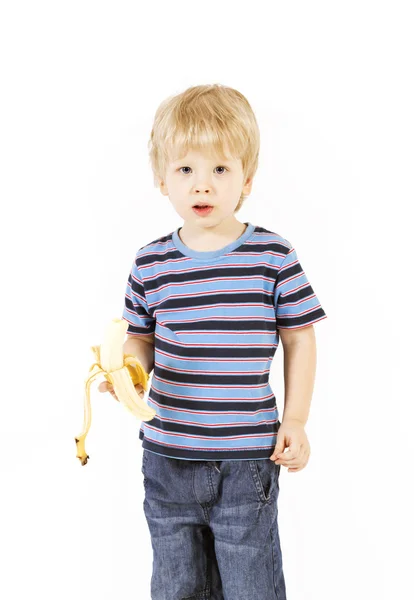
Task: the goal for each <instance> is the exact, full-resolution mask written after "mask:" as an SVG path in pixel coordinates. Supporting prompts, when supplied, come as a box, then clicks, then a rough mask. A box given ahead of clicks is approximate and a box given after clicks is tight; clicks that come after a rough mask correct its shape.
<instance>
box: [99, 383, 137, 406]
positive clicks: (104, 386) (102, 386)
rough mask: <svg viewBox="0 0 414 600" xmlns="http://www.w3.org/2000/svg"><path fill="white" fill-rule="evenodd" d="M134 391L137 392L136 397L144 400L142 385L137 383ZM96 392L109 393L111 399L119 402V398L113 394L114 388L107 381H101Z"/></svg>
mask: <svg viewBox="0 0 414 600" xmlns="http://www.w3.org/2000/svg"><path fill="white" fill-rule="evenodd" d="M135 389H136V391H137V394H138V396H139V397H140V398H141V399H144V395H145V390H144V388H143V387H142V385H140V384H139V383H137V385H136V386H135ZM98 390H99V391H100V392H102V393H104V392H109V393H110V394H111V395H112V396H113V398H115V400H117V401H118V402H119V398H118V397H117V395H116V394H115V392H114V386H113V385H112V384H111V383H109V381H102V382H101V383H100V384H99V385H98Z"/></svg>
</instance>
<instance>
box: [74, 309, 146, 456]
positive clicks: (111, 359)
mask: <svg viewBox="0 0 414 600" xmlns="http://www.w3.org/2000/svg"><path fill="white" fill-rule="evenodd" d="M127 329H128V323H127V321H125V319H113V320H112V321H111V323H110V325H109V327H108V329H107V330H106V332H105V338H104V343H103V344H101V346H92V347H91V350H92V352H93V354H94V356H95V362H94V364H93V365H92V366H91V367H90V369H89V375H88V377H87V379H86V381H85V403H84V424H83V431H82V433H81V434H80V435H79V436H78V437H76V438H75V442H76V450H77V452H76V456H77V458H79V460H80V461H81V464H82V465H86V463H87V462H88V458H89V456H88V454H87V453H86V450H85V438H86V436H87V434H88V431H89V428H90V425H91V401H90V387H91V383H92V381H93V380H94V379H95V378H96V377H97V376H98V375H100V374H103V375H104V376H105V379H106V381H103V382H102V383H101V384H100V385H99V388H98V389H99V391H100V392H106V391H109V392H110V393H111V394H112V396H113V397H114V398H115V399H116V400H118V402H121V404H123V405H124V406H125V407H126V408H127V409H128V410H129V411H130V412H132V414H133V415H135V416H136V417H137V418H138V419H140V420H141V421H151V420H152V419H153V418H154V417H155V415H156V412H155V410H154V409H153V408H150V407H149V406H148V405H147V404H146V402H144V400H143V398H144V394H145V392H146V390H147V384H148V378H149V375H148V373H146V371H145V370H144V367H143V366H142V364H141V363H140V361H139V360H138V359H137V358H136V357H135V356H133V355H132V354H124V353H123V347H124V338H125V333H126V331H127Z"/></svg>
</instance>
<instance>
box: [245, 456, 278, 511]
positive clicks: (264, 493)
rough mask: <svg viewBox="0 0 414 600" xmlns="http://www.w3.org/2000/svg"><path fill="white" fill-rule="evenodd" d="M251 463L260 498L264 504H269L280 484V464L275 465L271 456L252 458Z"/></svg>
mask: <svg viewBox="0 0 414 600" xmlns="http://www.w3.org/2000/svg"><path fill="white" fill-rule="evenodd" d="M249 464H250V469H251V473H252V476H253V481H254V484H255V487H256V491H257V494H258V496H259V500H260V502H262V503H263V504H268V503H269V502H271V500H272V494H273V490H274V489H275V486H276V485H277V484H278V483H277V480H278V477H279V471H280V465H275V463H274V462H273V461H272V460H270V459H269V458H265V459H260V460H250V461H249Z"/></svg>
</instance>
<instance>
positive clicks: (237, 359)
mask: <svg viewBox="0 0 414 600" xmlns="http://www.w3.org/2000/svg"><path fill="white" fill-rule="evenodd" d="M245 225H247V228H246V229H245V231H244V233H243V234H242V235H241V236H240V237H239V238H238V239H237V240H235V241H233V242H231V243H230V244H228V245H227V246H225V247H224V248H221V249H219V250H213V251H197V250H192V249H191V248H189V247H188V246H186V245H185V244H184V243H183V242H182V241H181V239H180V237H179V235H178V232H179V229H180V228H178V229H177V230H175V231H173V232H171V233H169V234H168V235H166V236H164V237H160V238H158V239H156V240H154V241H153V242H150V243H148V244H146V245H145V246H143V247H142V248H140V249H139V250H138V252H137V253H136V256H135V259H134V261H133V264H132V267H131V271H130V274H129V277H128V283H127V287H126V291H125V304H124V310H123V315H122V316H123V318H124V319H125V320H126V321H128V323H129V325H128V329H127V333H128V334H129V335H136V336H138V337H139V336H140V335H148V334H149V333H153V332H154V370H153V372H152V377H151V385H150V389H149V391H148V395H147V397H146V398H145V400H146V402H147V404H148V405H149V406H150V407H151V408H153V409H155V411H156V413H157V414H156V416H155V417H154V418H153V419H152V420H151V421H147V422H144V421H142V422H141V428H140V432H139V438H140V439H141V440H143V442H142V447H143V448H144V449H146V450H149V451H151V452H155V453H157V454H160V455H162V456H167V457H170V458H177V459H184V460H185V459H187V460H208V461H211V460H226V459H227V460H248V459H249V460H252V459H263V458H269V457H270V456H271V454H272V451H273V449H274V447H275V445H276V441H277V431H278V428H279V427H280V421H279V420H278V417H279V411H278V408H277V403H276V398H275V395H274V393H273V391H272V389H271V387H270V384H269V372H270V366H271V363H272V359H273V357H274V355H275V352H276V350H277V347H278V344H279V333H278V328H289V329H296V328H300V327H306V326H307V325H310V324H311V323H316V322H317V321H321V320H322V319H325V318H326V317H327V315H326V314H325V311H324V310H323V308H322V306H321V305H320V302H319V300H318V298H317V297H316V295H315V293H314V291H313V289H312V286H311V284H310V283H309V281H308V279H307V277H306V275H305V273H304V271H303V270H302V267H301V265H300V263H299V260H298V256H297V254H296V251H295V249H294V248H293V247H292V245H291V244H290V242H288V241H287V240H286V239H284V238H283V237H281V236H280V235H279V234H277V233H274V232H272V231H269V230H267V229H265V228H264V227H258V226H255V225H252V224H251V223H245Z"/></svg>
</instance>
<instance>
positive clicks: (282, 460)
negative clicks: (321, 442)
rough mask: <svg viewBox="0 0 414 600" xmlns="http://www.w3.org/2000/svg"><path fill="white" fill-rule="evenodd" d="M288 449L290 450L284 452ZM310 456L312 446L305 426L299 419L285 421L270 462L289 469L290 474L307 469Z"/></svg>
mask: <svg viewBox="0 0 414 600" xmlns="http://www.w3.org/2000/svg"><path fill="white" fill-rule="evenodd" d="M286 447H288V448H289V450H288V451H287V452H284V449H285V448H286ZM309 455H310V445H309V441H308V437H307V435H306V433H305V426H304V424H303V423H302V422H301V421H298V420H297V419H283V421H282V423H281V425H280V427H279V430H278V432H277V443H276V446H275V449H274V450H273V453H272V455H271V456H270V460H274V461H275V464H277V465H283V466H284V467H289V468H288V472H290V471H292V472H294V471H300V470H301V469H303V468H304V467H306V465H307V464H308V460H309ZM277 457H279V458H277ZM275 458H276V460H275Z"/></svg>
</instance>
